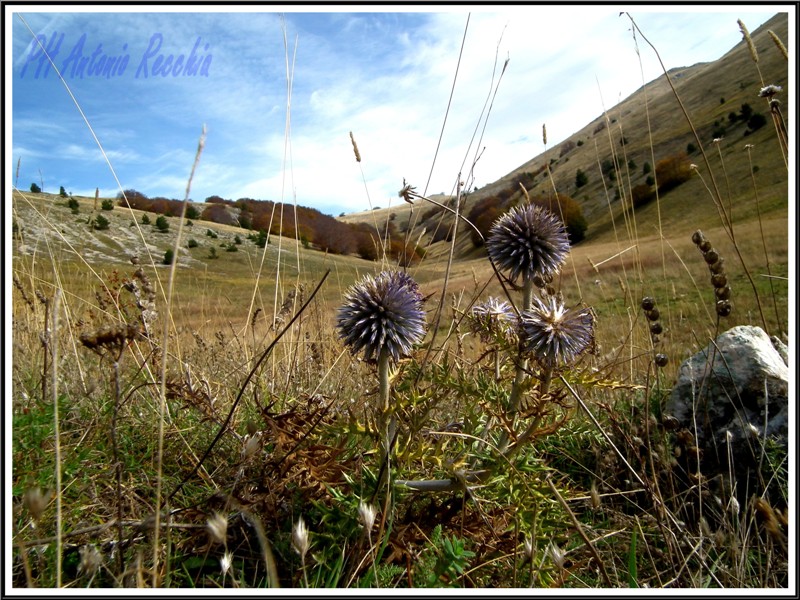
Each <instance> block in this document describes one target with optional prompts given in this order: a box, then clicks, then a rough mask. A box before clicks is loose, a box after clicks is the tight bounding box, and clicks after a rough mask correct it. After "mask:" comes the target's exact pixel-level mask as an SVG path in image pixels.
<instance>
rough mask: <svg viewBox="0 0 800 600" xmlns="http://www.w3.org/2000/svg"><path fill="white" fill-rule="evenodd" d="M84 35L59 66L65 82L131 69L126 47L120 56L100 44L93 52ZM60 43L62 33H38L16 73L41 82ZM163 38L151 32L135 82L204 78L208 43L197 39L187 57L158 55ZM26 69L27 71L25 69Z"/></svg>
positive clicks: (118, 74) (208, 64)
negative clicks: (138, 80) (164, 78)
mask: <svg viewBox="0 0 800 600" xmlns="http://www.w3.org/2000/svg"><path fill="white" fill-rule="evenodd" d="M86 39H87V36H86V34H85V33H84V34H83V35H81V37H80V38H79V39H78V41H77V42H76V43H75V45H74V46H73V47H72V49H71V50H70V51H69V54H68V55H67V57H66V58H65V59H64V60H63V62H62V63H61V65H60V67H58V66H57V68H58V71H59V73H61V76H62V77H64V78H65V79H67V78H70V79H75V78H79V79H83V78H85V77H98V78H102V77H105V78H106V79H111V78H112V77H121V76H123V75H124V74H125V73H126V71H127V72H130V71H128V67H129V66H131V56H130V54H129V53H128V44H123V46H122V52H121V53H120V54H116V55H114V54H108V53H107V52H105V51H104V50H103V44H97V47H96V48H95V49H94V51H91V50H88V49H87V48H86ZM63 43H64V34H63V33H60V34H59V33H58V32H53V33H52V34H51V35H50V36H49V37H48V36H47V35H44V34H39V35H37V36H36V39H35V40H34V41H33V42H32V44H31V47H30V50H29V52H28V57H27V59H26V60H25V64H23V65H22V69H21V70H20V74H19V75H20V78H24V77H25V75H26V74H28V75H32V76H33V78H34V79H39V78H40V77H41V78H42V79H45V78H46V77H47V76H48V75H49V74H50V72H51V67H52V66H53V65H58V63H57V62H56V58H57V57H58V55H59V54H60V53H61V50H62V45H63ZM163 43H164V36H163V35H161V34H160V33H154V34H153V35H152V36H151V37H150V43H149V44H148V46H147V50H145V51H144V53H142V55H141V58H140V59H139V62H138V64H137V66H136V71H135V74H134V78H135V79H147V78H150V77H159V76H160V77H196V76H198V75H199V76H201V77H208V76H209V69H210V68H211V60H212V59H213V55H212V54H211V53H210V52H209V48H210V47H211V44H210V43H208V42H206V43H205V44H203V42H202V40H201V38H200V37H198V38H197V41H195V43H194V47H193V48H192V50H191V52H189V53H188V54H168V53H166V52H162V50H161V46H162V45H163ZM28 67H30V71H29V70H28Z"/></svg>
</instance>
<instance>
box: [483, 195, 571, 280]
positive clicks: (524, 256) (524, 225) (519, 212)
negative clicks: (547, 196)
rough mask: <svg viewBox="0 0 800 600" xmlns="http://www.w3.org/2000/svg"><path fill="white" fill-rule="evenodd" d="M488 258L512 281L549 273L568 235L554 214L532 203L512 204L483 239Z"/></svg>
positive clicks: (553, 270) (560, 257)
mask: <svg viewBox="0 0 800 600" xmlns="http://www.w3.org/2000/svg"><path fill="white" fill-rule="evenodd" d="M486 249H487V250H488V252H489V257H490V258H491V259H492V261H493V262H494V263H495V265H497V268H498V269H500V270H501V271H508V273H509V277H510V279H511V280H512V281H514V280H516V279H517V278H518V277H520V276H522V278H523V279H524V280H531V279H533V277H534V275H542V276H545V275H553V274H555V273H556V272H557V271H558V269H559V268H560V267H561V264H562V263H563V262H564V260H565V259H566V257H567V253H568V252H569V237H568V236H567V230H566V229H565V228H564V224H563V223H562V222H561V219H559V218H558V217H557V216H556V215H554V214H553V213H551V212H550V211H549V210H547V209H546V208H543V207H541V206H538V205H536V204H526V205H524V206H516V207H514V208H512V209H511V210H510V211H508V212H507V213H506V214H504V215H503V216H502V217H500V218H499V219H498V220H497V221H496V222H495V224H494V225H492V228H491V229H490V230H489V237H488V239H487V240H486Z"/></svg>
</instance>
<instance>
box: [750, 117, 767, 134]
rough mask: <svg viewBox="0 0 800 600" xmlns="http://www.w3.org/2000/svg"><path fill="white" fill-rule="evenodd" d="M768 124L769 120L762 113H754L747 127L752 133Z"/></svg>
mask: <svg viewBox="0 0 800 600" xmlns="http://www.w3.org/2000/svg"><path fill="white" fill-rule="evenodd" d="M766 124H767V118H766V117H765V116H764V115H762V114H761V113H753V114H752V115H751V116H750V118H749V119H748V120H747V127H749V128H750V131H755V130H756V129H761V128H762V127H763V126H764V125H766Z"/></svg>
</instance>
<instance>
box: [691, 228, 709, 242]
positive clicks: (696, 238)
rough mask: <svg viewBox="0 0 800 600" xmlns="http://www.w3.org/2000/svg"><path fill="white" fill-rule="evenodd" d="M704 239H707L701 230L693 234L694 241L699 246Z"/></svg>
mask: <svg viewBox="0 0 800 600" xmlns="http://www.w3.org/2000/svg"><path fill="white" fill-rule="evenodd" d="M704 239H706V236H705V235H703V232H702V231H700V230H699V229H698V230H697V231H695V232H694V233H693V234H692V241H693V242H694V243H695V244H697V245H699V244H700V242H702V241H703V240H704Z"/></svg>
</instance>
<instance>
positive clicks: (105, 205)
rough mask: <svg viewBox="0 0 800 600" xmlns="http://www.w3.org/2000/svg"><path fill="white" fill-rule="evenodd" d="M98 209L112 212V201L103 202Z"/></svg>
mask: <svg viewBox="0 0 800 600" xmlns="http://www.w3.org/2000/svg"><path fill="white" fill-rule="evenodd" d="M100 208H102V209H103V210H114V201H113V200H110V199H109V200H103V202H102V203H101V204H100Z"/></svg>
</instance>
